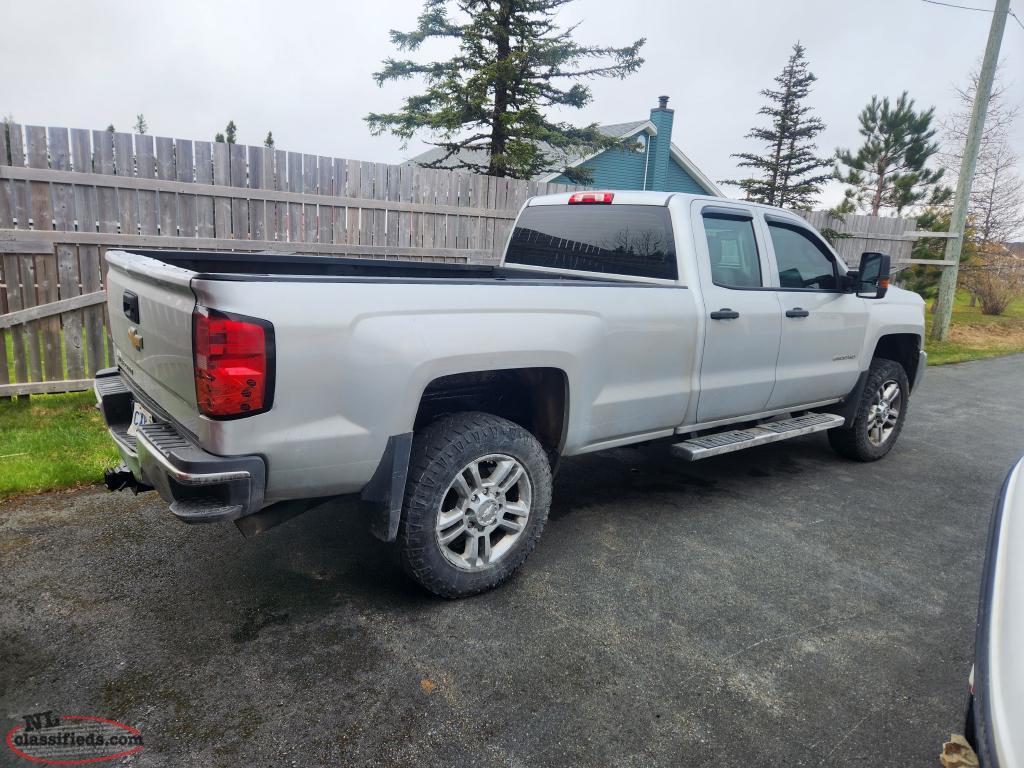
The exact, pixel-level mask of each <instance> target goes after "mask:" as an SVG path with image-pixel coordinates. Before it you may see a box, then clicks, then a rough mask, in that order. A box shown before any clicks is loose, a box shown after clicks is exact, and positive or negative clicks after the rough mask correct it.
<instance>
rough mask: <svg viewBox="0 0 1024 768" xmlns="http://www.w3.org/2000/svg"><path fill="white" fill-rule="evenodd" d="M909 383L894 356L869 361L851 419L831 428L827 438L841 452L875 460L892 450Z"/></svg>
mask: <svg viewBox="0 0 1024 768" xmlns="http://www.w3.org/2000/svg"><path fill="white" fill-rule="evenodd" d="M909 397H910V385H909V383H908V381H907V373H906V371H904V370H903V366H902V365H900V364H899V363H897V362H896V361H894V360H886V359H885V358H880V357H878V358H875V359H874V360H872V361H871V368H870V370H869V372H868V380H867V382H866V383H865V384H864V391H863V392H862V393H861V399H860V404H859V405H858V407H857V411H856V414H855V415H854V418H853V423H852V424H848V425H846V426H843V427H840V428H838V429H830V430H829V432H828V441H829V444H831V446H832V448H833V449H834V450H835V451H836V453H838V454H839V455H841V456H845V457H847V458H849V459H855V460H857V461H877V460H878V459H880V458H882V457H883V456H885V455H886V454H887V453H888V452H889V451H891V450H892V447H893V445H895V443H896V439H897V438H898V437H899V434H900V431H901V430H902V429H903V422H904V421H906V418H907V405H908V400H909Z"/></svg>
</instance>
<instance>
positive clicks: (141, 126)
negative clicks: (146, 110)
mask: <svg viewBox="0 0 1024 768" xmlns="http://www.w3.org/2000/svg"><path fill="white" fill-rule="evenodd" d="M132 127H133V128H134V129H135V132H136V133H145V132H146V131H148V130H149V123H147V122H146V117H145V115H143V114H142V113H141V112H139V114H137V115H136V116H135V125H134V126H132Z"/></svg>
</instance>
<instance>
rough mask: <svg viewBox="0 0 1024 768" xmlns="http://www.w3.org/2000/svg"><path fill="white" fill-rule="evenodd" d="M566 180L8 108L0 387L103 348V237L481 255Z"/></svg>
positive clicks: (21, 386)
mask: <svg viewBox="0 0 1024 768" xmlns="http://www.w3.org/2000/svg"><path fill="white" fill-rule="evenodd" d="M568 189H572V187H568V186H566V185H562V184H542V183H539V182H527V181H518V180H515V179H498V178H493V177H487V176H474V175H470V174H466V173H457V172H452V171H443V170H430V169H425V168H419V167H416V166H412V165H388V164H385V163H371V162H362V161H358V160H345V159H340V158H332V157H324V156H318V155H310V154H302V153H299V152H286V151H283V150H278V149H268V148H266V147H249V146H242V145H240V144H225V143H214V142H208V141H188V140H184V139H169V138H163V137H155V138H154V137H152V136H145V135H135V136H133V135H132V134H128V133H112V132H108V131H89V130H81V129H72V130H70V131H69V130H68V129H67V128H53V127H50V128H47V127H42V126H20V125H17V124H12V125H10V126H9V130H8V131H4V130H2V129H0V397H3V396H9V395H12V394H32V393H39V392H57V391H70V390H74V389H83V388H86V387H88V386H89V377H91V376H92V375H93V374H94V373H95V371H96V370H97V369H99V368H102V367H104V366H105V365H106V364H107V363H108V361H109V349H108V340H107V334H106V323H105V319H104V308H103V307H102V306H101V305H102V302H103V286H104V254H105V252H106V250H107V249H108V248H174V249H198V250H233V251H240V250H241V251H262V250H279V251H284V252H289V253H301V254H319V255H335V256H338V255H344V256H360V257H363V258H400V259H415V260H429V261H450V262H466V261H472V262H483V263H486V262H493V261H496V260H497V259H498V258H499V257H500V253H501V250H502V248H503V247H504V243H505V239H506V238H507V235H508V231H509V228H510V226H511V223H512V221H513V219H514V218H515V215H516V213H517V212H518V210H519V208H520V206H521V205H522V204H523V202H524V201H525V200H526V199H527V198H528V197H530V196H532V195H539V194H548V193H552V192H562V191H566V190H568Z"/></svg>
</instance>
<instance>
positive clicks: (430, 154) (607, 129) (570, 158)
mask: <svg viewBox="0 0 1024 768" xmlns="http://www.w3.org/2000/svg"><path fill="white" fill-rule="evenodd" d="M649 122H650V121H649V120H636V121H634V122H632V123H614V124H613V125H599V126H597V130H599V131H600V132H601V133H603V134H604V135H605V136H612V137H615V138H623V137H625V136H628V135H629V134H630V133H634V132H635V131H636V130H637V129H638V128H640V127H642V126H644V125H646V124H647V123H649ZM652 127H653V126H652ZM655 132H656V131H655ZM540 147H541V149H543V150H544V153H545V154H546V155H547V156H548V157H550V158H551V159H552V161H553V162H556V163H557V164H559V165H565V166H566V167H568V166H572V165H576V163H579V162H581V161H582V160H584V159H586V158H588V157H591V156H592V155H588V154H583V153H579V154H577V153H567V152H563V151H562V150H560V149H555V148H554V147H552V146H551V145H550V144H547V143H546V142H543V141H542V142H540ZM444 155H445V151H444V150H443V149H441V147H432V148H431V149H428V150H427V151H426V152H422V153H421V154H418V155H416V156H415V157H410V158H409V159H408V160H407V161H406V162H407V163H416V164H417V165H419V164H423V163H433V162H436V161H437V160H440V159H441V158H442V157H444ZM458 158H459V159H458V160H457V159H456V158H454V157H449V158H448V159H447V160H445V161H444V162H443V163H442V164H441V166H440V167H441V168H453V167H455V166H456V165H458V163H459V161H460V160H461V161H462V162H469V163H479V164H480V165H486V164H487V155H486V154H485V153H484V152H483V151H482V150H479V149H464V150H462V151H461V152H459V154H458ZM556 175H557V174H556ZM548 176H551V174H550V173H542V174H540V175H539V176H536V177H535V178H534V180H535V181H538V180H540V179H543V178H547V177H548Z"/></svg>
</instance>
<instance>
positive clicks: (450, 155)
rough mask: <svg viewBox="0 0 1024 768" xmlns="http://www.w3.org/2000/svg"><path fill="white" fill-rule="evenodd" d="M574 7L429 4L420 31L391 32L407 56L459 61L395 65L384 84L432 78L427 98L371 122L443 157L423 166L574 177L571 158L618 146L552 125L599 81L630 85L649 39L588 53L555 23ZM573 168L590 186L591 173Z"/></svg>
mask: <svg viewBox="0 0 1024 768" xmlns="http://www.w3.org/2000/svg"><path fill="white" fill-rule="evenodd" d="M568 2H570V0H454V5H455V8H456V9H457V11H458V15H459V18H455V17H453V16H452V15H450V14H449V7H448V6H449V0H425V3H424V6H423V11H422V13H421V14H420V16H419V19H418V24H417V27H416V29H414V30H413V31H411V32H398V31H394V30H393V31H392V32H391V40H392V42H393V43H394V44H395V45H396V46H397V47H398V49H399V50H401V51H416V50H418V49H419V48H420V46H421V45H422V44H423V43H424V42H425V41H427V40H431V39H453V40H455V41H457V43H458V46H459V48H458V52H457V53H456V54H455V55H454V56H452V58H450V59H448V60H447V61H436V62H427V63H419V62H416V61H412V60H408V59H401V60H396V59H394V58H388V59H386V60H385V61H384V62H383V67H382V69H381V70H380V71H379V72H376V73H375V74H374V76H373V77H374V80H376V82H377V84H378V85H383V84H384V83H386V82H388V81H391V80H404V79H408V78H411V77H417V76H418V77H422V78H423V80H424V81H425V90H424V92H423V93H419V94H416V95H414V96H410V97H408V98H407V99H405V103H404V104H403V106H402V108H401V110H399V111H397V112H387V113H376V112H374V113H371V114H369V115H367V116H366V122H367V124H368V126H369V128H370V131H371V132H372V133H373V134H374V135H375V136H377V135H380V134H383V133H386V132H390V133H392V134H394V135H395V136H398V137H399V138H401V139H402V140H403V142H404V143H403V146H405V145H407V144H408V141H409V140H410V139H411V138H412V137H413V136H415V135H416V134H417V133H418V132H421V131H423V132H427V133H429V134H430V135H431V137H432V138H433V139H434V140H433V141H431V142H429V143H431V144H433V145H434V146H436V147H439V148H440V149H441V150H442V152H443V154H442V156H441V157H440V158H438V159H437V160H434V161H432V162H428V163H423V165H424V166H426V167H430V168H439V167H446V168H462V169H466V170H469V171H472V172H474V173H487V174H489V175H491V176H510V177H513V178H519V179H527V178H531V177H533V176H536V175H538V174H540V173H543V172H547V171H563V172H564V171H565V170H566V169H565V156H566V155H568V154H581V153H587V152H593V151H596V150H599V149H605V148H607V147H610V146H614V144H615V140H613V139H610V138H609V137H607V136H604V135H603V134H602V133H601V132H600V131H598V130H597V126H596V125H593V124H591V125H588V126H585V127H576V126H573V125H570V124H568V123H565V122H555V121H553V120H552V119H550V118H548V117H547V116H545V114H544V112H545V110H547V109H549V108H558V107H571V108H574V109H580V108H582V107H584V106H586V105H587V104H589V103H590V101H591V98H592V95H591V91H590V88H589V87H587V86H586V85H584V84H583V83H581V82H579V81H580V80H583V79H588V78H594V77H617V78H625V77H626V76H627V75H630V74H632V73H634V72H636V71H637V70H638V69H639V68H640V66H641V64H643V59H642V58H641V57H640V49H641V47H642V46H643V44H644V42H645V41H644V40H643V39H640V40H637V41H636V42H634V43H633V44H632V45H628V46H626V47H623V48H611V47H606V46H590V45H581V44H579V43H576V42H575V41H574V40H573V34H574V33H575V31H576V28H577V26H578V25H573V26H570V27H568V28H567V29H560V28H559V27H558V25H557V24H556V23H555V17H556V15H557V13H558V11H559V10H560V9H561V8H562V6H564V5H566V4H567V3H568ZM574 171H576V169H570V171H569V172H570V174H571V175H570V177H571V178H572V177H575V178H576V179H577V180H581V179H583V178H584V176H585V171H584V172H577V173H573V172H574Z"/></svg>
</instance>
